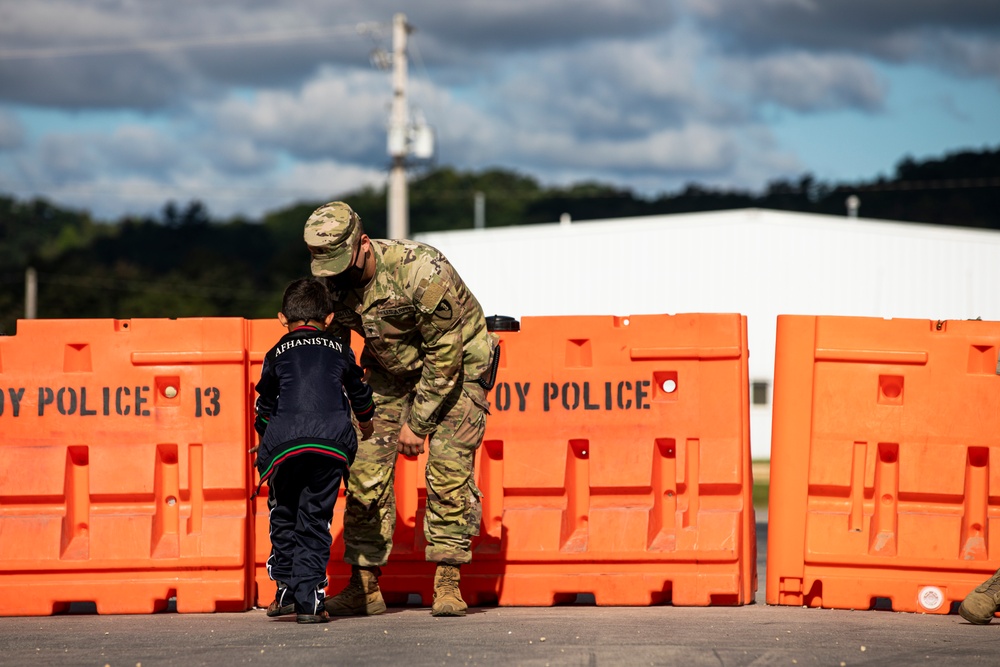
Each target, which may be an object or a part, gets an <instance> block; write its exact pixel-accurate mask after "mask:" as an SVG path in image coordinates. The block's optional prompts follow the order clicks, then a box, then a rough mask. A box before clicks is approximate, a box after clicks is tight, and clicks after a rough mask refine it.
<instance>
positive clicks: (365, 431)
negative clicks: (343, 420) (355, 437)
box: [358, 419, 375, 440]
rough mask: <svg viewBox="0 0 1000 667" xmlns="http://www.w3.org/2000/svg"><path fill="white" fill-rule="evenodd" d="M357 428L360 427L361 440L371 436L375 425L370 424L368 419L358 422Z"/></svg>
mask: <svg viewBox="0 0 1000 667" xmlns="http://www.w3.org/2000/svg"><path fill="white" fill-rule="evenodd" d="M358 428H359V429H361V439H362V440H367V439H368V438H370V437H372V434H373V433H375V425H374V424H372V421H371V420H370V419H369V420H368V421H366V422H358Z"/></svg>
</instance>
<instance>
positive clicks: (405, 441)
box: [396, 424, 424, 456]
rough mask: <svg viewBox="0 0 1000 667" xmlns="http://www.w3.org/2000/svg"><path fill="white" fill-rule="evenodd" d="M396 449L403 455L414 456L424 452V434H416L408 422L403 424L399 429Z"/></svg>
mask: <svg viewBox="0 0 1000 667" xmlns="http://www.w3.org/2000/svg"><path fill="white" fill-rule="evenodd" d="M396 449H397V450H398V451H399V453H400V454H402V455H403V456H416V455H417V454H423V453H424V436H422V435H417V434H416V433H414V432H413V430H412V429H411V428H410V425H409V424H403V428H401V429H399V445H397V446H396Z"/></svg>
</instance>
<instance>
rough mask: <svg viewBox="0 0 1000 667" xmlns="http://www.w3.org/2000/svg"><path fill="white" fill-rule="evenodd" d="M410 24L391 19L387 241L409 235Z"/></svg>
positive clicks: (401, 18)
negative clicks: (407, 180) (407, 182)
mask: <svg viewBox="0 0 1000 667" xmlns="http://www.w3.org/2000/svg"><path fill="white" fill-rule="evenodd" d="M409 32H410V25H409V24H408V23H407V22H406V15H405V14H396V15H395V16H393V17H392V114H391V117H390V119H389V155H390V157H391V158H392V167H391V169H390V171H389V193H388V195H389V201H388V211H389V220H388V233H389V238H390V239H405V238H406V237H407V236H408V235H409V233H410V202H409V196H408V193H407V189H406V154H407V143H408V136H407V135H408V133H409V118H408V115H409V114H408V111H407V106H406V79H407V64H406V36H407V34H408V33H409Z"/></svg>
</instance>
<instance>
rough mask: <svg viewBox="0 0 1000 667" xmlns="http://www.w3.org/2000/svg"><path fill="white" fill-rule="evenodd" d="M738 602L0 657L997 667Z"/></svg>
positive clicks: (69, 641) (937, 639)
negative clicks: (732, 603) (742, 604)
mask: <svg viewBox="0 0 1000 667" xmlns="http://www.w3.org/2000/svg"><path fill="white" fill-rule="evenodd" d="M766 544H767V524H766V523H762V524H759V525H758V552H759V554H761V556H760V560H759V562H758V570H759V581H760V590H759V591H758V594H757V603H756V604H752V605H746V606H743V607H663V606H661V607H642V608H635V607H594V606H584V605H573V606H559V607H543V608H537V607H534V608H509V607H505V608H482V609H472V610H470V614H469V616H467V617H466V618H464V619H439V618H432V617H431V616H430V613H429V611H428V610H427V609H419V608H413V607H407V608H391V609H390V610H389V612H388V613H386V614H385V615H383V616H376V617H371V618H345V619H338V620H335V621H334V622H332V623H328V624H325V625H317V626H300V625H297V624H296V623H295V622H294V621H293V620H290V619H277V620H272V619H268V618H267V617H266V616H265V615H264V612H263V611H262V610H255V611H251V612H247V613H242V614H172V613H166V614H155V615H148V616H98V615H96V614H70V615H62V616H50V617H34V618H0V665H5V666H6V665H10V666H12V667H13V666H18V667H20V666H22V665H59V666H60V667H67V666H73V665H96V666H97V667H102V666H104V665H109V666H110V667H158V666H162V665H182V666H184V667H195V666H198V665H211V666H213V667H230V666H232V665H246V664H257V665H305V664H310V665H364V666H365V667H376V666H379V665H394V666H396V665H398V666H402V667H420V666H423V665H428V666H429V665H526V666H539V667H541V666H544V665H550V666H553V667H554V666H556V665H587V666H597V665H629V666H632V665H684V666H687V665H692V666H698V665H712V666H725V667H729V666H736V665H755V666H756V665H796V666H802V665H833V666H835V667H836V666H838V665H843V666H844V667H847V666H852V667H853V666H855V665H879V666H880V667H884V666H887V665H934V666H935V667H937V666H940V665H956V666H957V665H998V664H1000V622H995V623H994V624H991V625H987V626H973V625H970V624H968V623H966V622H965V621H963V620H962V619H961V617H959V616H955V615H951V616H940V615H924V614H907V613H898V612H891V611H842V610H828V609H803V608H799V607H776V606H775V607H772V606H768V605H766V604H764V601H763V600H764V586H765V579H764V570H763V566H764V560H763V555H764V554H765V553H766Z"/></svg>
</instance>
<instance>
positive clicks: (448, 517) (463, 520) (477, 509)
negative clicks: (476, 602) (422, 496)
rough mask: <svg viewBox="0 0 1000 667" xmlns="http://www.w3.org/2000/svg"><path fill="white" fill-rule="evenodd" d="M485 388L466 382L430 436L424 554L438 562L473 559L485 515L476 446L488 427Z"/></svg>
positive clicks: (450, 398)
mask: <svg viewBox="0 0 1000 667" xmlns="http://www.w3.org/2000/svg"><path fill="white" fill-rule="evenodd" d="M487 405H488V404H487V402H486V392H485V390H484V389H483V388H482V387H480V386H479V385H478V384H475V383H472V382H466V383H463V384H462V386H461V387H460V388H458V389H457V390H456V391H455V392H453V393H452V395H451V396H449V397H448V399H447V400H446V401H445V404H444V406H442V417H441V420H440V422H439V426H438V428H437V430H436V431H434V432H433V433H432V434H431V437H430V449H429V452H428V457H427V469H426V477H427V512H426V514H425V515H424V535H425V537H426V538H427V548H426V550H425V556H426V558H427V560H429V561H432V562H437V563H448V564H451V565H461V564H463V563H468V562H469V561H471V560H472V551H471V549H470V544H471V541H472V536H473V535H478V534H479V523H480V519H481V517H482V505H481V503H480V500H479V498H480V495H481V494H480V492H479V489H478V488H477V487H476V482H475V466H476V450H477V449H478V448H479V445H480V444H482V441H483V434H484V433H485V431H486V411H487Z"/></svg>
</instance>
